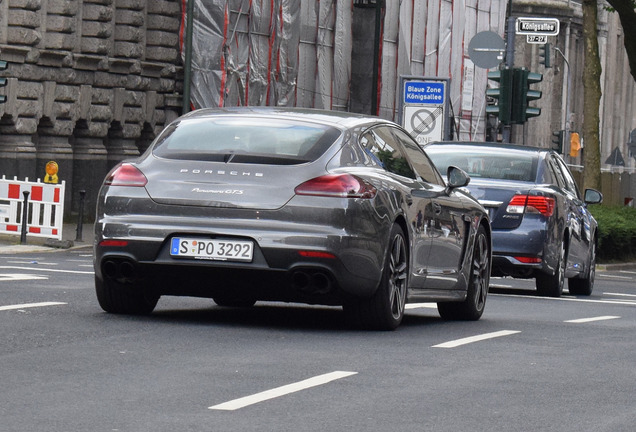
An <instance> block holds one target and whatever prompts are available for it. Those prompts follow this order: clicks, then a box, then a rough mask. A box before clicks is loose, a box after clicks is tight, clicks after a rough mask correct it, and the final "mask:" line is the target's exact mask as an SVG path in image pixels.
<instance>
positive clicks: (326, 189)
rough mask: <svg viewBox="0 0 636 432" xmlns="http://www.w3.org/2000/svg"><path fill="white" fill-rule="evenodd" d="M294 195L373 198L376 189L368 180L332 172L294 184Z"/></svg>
mask: <svg viewBox="0 0 636 432" xmlns="http://www.w3.org/2000/svg"><path fill="white" fill-rule="evenodd" d="M294 191H295V192H296V195H315V196H327V197H339V198H373V197H375V194H376V193H377V189H376V188H375V187H374V186H373V185H372V184H371V183H369V182H367V181H366V180H364V179H361V178H360V177H357V176H354V175H351V174H333V175H324V176H320V177H316V178H313V179H311V180H307V181H306V182H304V183H302V184H300V185H298V186H296V189H295V190H294Z"/></svg>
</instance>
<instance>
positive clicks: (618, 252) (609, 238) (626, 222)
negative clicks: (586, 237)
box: [588, 205, 636, 262]
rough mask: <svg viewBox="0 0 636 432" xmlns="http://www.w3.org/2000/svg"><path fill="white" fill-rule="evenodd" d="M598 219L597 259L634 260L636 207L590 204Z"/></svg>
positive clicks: (607, 260)
mask: <svg viewBox="0 0 636 432" xmlns="http://www.w3.org/2000/svg"><path fill="white" fill-rule="evenodd" d="M588 209H589V210H590V212H591V213H592V214H593V215H594V217H595V218H596V220H597V221H598V234H599V235H598V255H597V257H598V261H600V262H611V261H634V260H636V208H632V207H614V206H604V205H590V206H589V207H588Z"/></svg>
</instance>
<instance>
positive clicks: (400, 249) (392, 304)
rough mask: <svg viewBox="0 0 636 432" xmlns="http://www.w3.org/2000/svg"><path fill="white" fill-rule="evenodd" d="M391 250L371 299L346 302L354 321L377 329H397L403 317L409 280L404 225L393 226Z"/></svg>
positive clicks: (362, 325) (347, 309)
mask: <svg viewBox="0 0 636 432" xmlns="http://www.w3.org/2000/svg"><path fill="white" fill-rule="evenodd" d="M390 239H391V240H390V242H389V245H390V248H389V250H388V253H387V256H386V261H385V265H384V271H383V272H382V279H381V281H380V286H379V287H378V289H377V290H376V291H375V293H374V294H373V296H372V297H371V298H369V299H364V300H358V301H355V302H351V303H348V304H346V305H345V312H347V314H348V315H349V317H350V318H351V319H352V320H353V321H354V324H356V325H358V326H360V327H363V328H367V329H375V330H394V329H396V328H397V327H398V326H399V325H400V323H401V322H402V318H403V317H404V305H405V303H406V290H407V280H408V268H409V264H408V263H409V259H408V250H407V245H406V237H405V235H404V232H403V231H402V228H400V227H399V226H398V225H394V226H393V228H392V229H391V236H390Z"/></svg>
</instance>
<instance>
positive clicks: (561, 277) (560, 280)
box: [536, 240, 567, 297]
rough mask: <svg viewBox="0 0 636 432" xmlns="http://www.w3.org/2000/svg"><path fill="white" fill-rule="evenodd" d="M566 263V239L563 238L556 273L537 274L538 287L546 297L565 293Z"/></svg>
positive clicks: (539, 291)
mask: <svg viewBox="0 0 636 432" xmlns="http://www.w3.org/2000/svg"><path fill="white" fill-rule="evenodd" d="M566 265H567V253H566V249H565V240H563V241H561V249H560V250H559V260H558V262H557V266H556V269H555V270H554V274H552V275H550V274H547V273H539V274H537V279H536V287H537V292H538V293H539V295H541V296H545V297H561V294H563V285H564V284H565V267H566Z"/></svg>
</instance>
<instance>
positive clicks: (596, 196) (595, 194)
mask: <svg viewBox="0 0 636 432" xmlns="http://www.w3.org/2000/svg"><path fill="white" fill-rule="evenodd" d="M583 201H585V204H600V203H602V202H603V194H602V193H600V192H599V191H597V190H596V189H585V196H584V197H583Z"/></svg>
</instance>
